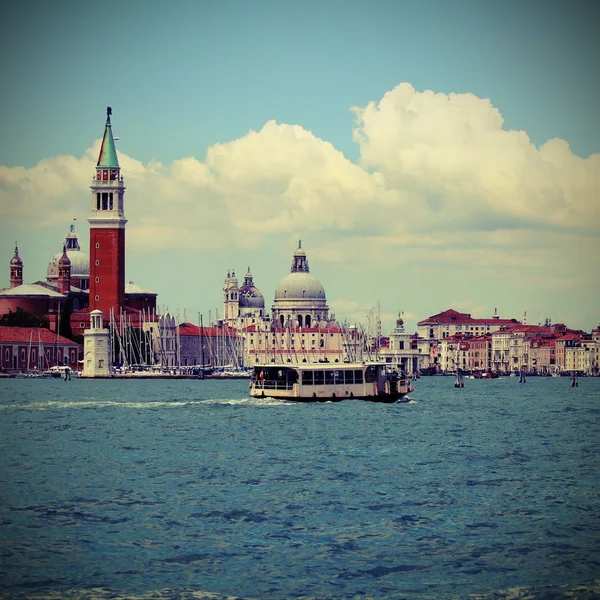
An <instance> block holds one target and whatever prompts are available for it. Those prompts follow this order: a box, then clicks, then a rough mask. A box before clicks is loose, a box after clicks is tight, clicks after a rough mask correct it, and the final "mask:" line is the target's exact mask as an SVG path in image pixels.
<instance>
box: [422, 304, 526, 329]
mask: <svg viewBox="0 0 600 600" xmlns="http://www.w3.org/2000/svg"><path fill="white" fill-rule="evenodd" d="M518 322H519V321H517V320H516V319H495V318H487V319H479V318H475V319H474V318H473V317H471V315H470V314H469V313H461V312H458V311H456V310H454V309H452V308H450V309H448V310H445V311H444V312H441V313H438V314H437V315H433V316H431V317H428V318H427V319H423V321H419V322H418V323H417V325H445V324H449V325H450V324H460V325H465V324H468V325H499V324H500V325H508V324H511V323H518Z"/></svg>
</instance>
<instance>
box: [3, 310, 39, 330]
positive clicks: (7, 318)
mask: <svg viewBox="0 0 600 600" xmlns="http://www.w3.org/2000/svg"><path fill="white" fill-rule="evenodd" d="M0 325H7V326H9V327H43V328H45V329H48V328H49V327H50V321H49V319H48V317H44V316H40V315H36V314H34V313H30V312H27V311H25V310H23V309H22V308H21V307H20V306H19V307H17V310H16V311H15V312H13V311H12V310H10V309H9V311H8V312H7V313H6V314H5V315H2V317H0Z"/></svg>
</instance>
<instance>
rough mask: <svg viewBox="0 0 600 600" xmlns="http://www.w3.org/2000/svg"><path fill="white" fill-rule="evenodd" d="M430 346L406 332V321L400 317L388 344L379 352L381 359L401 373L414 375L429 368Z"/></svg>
mask: <svg viewBox="0 0 600 600" xmlns="http://www.w3.org/2000/svg"><path fill="white" fill-rule="evenodd" d="M420 341H421V342H424V343H419V342H420ZM429 345H430V342H429V341H424V340H419V339H418V338H417V335H416V334H410V333H408V332H406V331H405V329H404V319H403V318H402V316H401V315H398V318H397V319H396V327H395V328H394V330H393V331H392V333H390V335H389V339H388V343H387V344H386V345H384V346H383V347H382V348H381V349H380V350H379V357H380V358H381V360H384V361H385V362H386V363H388V364H390V366H391V367H392V368H395V369H397V370H398V371H399V372H401V373H405V374H406V375H414V374H416V373H418V372H419V371H422V370H425V369H427V368H428V367H429Z"/></svg>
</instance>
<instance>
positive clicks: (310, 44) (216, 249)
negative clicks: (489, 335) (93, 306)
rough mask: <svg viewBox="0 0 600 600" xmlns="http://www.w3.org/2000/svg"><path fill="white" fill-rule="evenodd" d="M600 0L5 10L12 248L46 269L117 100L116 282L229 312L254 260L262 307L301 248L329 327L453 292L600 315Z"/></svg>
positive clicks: (32, 270)
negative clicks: (230, 278)
mask: <svg viewBox="0 0 600 600" xmlns="http://www.w3.org/2000/svg"><path fill="white" fill-rule="evenodd" d="M599 17H600V6H599V5H598V4H597V3H594V2H583V1H580V0H574V1H572V2H569V3H566V2H555V1H553V0H551V1H546V2H541V1H537V0H532V1H530V2H515V1H512V0H509V1H505V2H491V1H483V2H481V1H467V0H456V1H454V2H444V1H442V0H439V1H428V0H425V1H414V2H412V1H402V0H396V1H386V0H374V1H373V2H368V3H367V2H362V1H361V2H357V1H355V0H344V1H341V0H330V1H328V2H322V1H321V2H315V1H312V0H306V1H303V2H292V1H286V0H281V1H278V2H274V1H273V2H270V1H269V2H267V1H259V0H257V1H251V0H250V1H245V2H242V1H241V0H240V1H237V2H234V1H229V0H224V1H214V2H213V1H208V0H207V1H200V0H198V1H194V2H180V1H177V0H175V1H174V2H171V3H164V2H160V3H159V2H153V1H146V2H142V1H137V0H131V1H129V2H126V3H118V2H112V1H110V0H109V1H106V2H102V3H101V4H98V3H91V2H79V1H78V2H75V1H61V0H57V1H55V2H51V3H50V2H41V1H36V0H31V1H28V2H23V3H13V5H11V7H10V8H8V9H5V12H4V14H3V19H2V21H1V23H0V29H1V35H0V53H1V55H2V57H3V59H2V61H0V75H1V78H2V81H3V86H2V87H3V92H2V95H1V96H0V125H1V127H2V142H1V143H0V210H1V216H2V218H1V219H0V257H4V260H5V271H4V273H5V275H4V277H0V287H3V286H8V282H9V261H10V259H11V257H12V255H13V251H14V244H15V241H18V244H19V252H20V255H21V258H22V259H23V262H24V279H25V281H26V282H33V281H36V280H40V279H44V278H45V275H46V269H47V265H48V262H49V261H50V259H51V258H52V256H53V255H54V254H56V253H57V252H59V251H61V249H62V242H63V239H64V236H65V234H66V233H67V231H68V228H69V225H70V224H71V223H72V222H73V220H74V219H75V221H74V222H75V227H76V231H77V233H78V234H79V236H80V243H81V245H82V250H85V251H88V248H89V227H88V223H87V218H88V216H89V214H90V210H91V201H92V198H91V193H90V190H89V185H90V183H91V179H92V176H93V174H94V166H95V164H96V161H97V157H98V151H99V144H100V138H101V137H102V135H103V132H104V122H105V119H106V107H107V106H111V107H112V111H113V114H112V125H113V133H114V135H115V136H118V137H119V140H118V141H117V142H116V144H117V151H118V153H119V160H120V164H121V167H122V173H123V175H124V177H125V183H126V186H127V191H126V195H125V215H126V217H127V219H128V224H127V232H126V239H127V255H126V279H127V280H128V281H134V282H135V284H136V285H139V286H141V287H143V288H146V289H150V290H152V291H154V292H156V293H157V294H158V303H159V305H160V307H161V308H162V310H165V311H166V310H168V311H170V312H171V313H173V314H178V315H179V316H180V318H183V317H184V315H185V316H186V318H187V320H189V321H193V322H196V323H197V322H198V315H199V314H200V313H202V314H203V317H204V322H205V323H206V319H207V318H208V316H209V311H210V315H212V316H213V317H214V316H215V315H216V314H217V313H218V314H219V315H221V316H222V314H223V291H222V288H223V281H224V279H225V277H226V275H227V272H228V271H230V270H234V271H235V272H236V274H237V276H238V278H239V279H240V282H241V281H242V280H243V277H244V274H245V273H246V270H247V268H248V267H249V266H250V268H251V271H252V274H253V276H254V281H255V284H256V286H257V287H258V288H259V289H260V290H261V291H262V293H263V294H264V296H265V304H266V307H267V309H270V307H271V305H272V301H273V295H274V291H275V288H276V287H277V284H278V282H279V281H280V280H281V279H282V278H283V277H285V276H286V275H287V274H288V273H289V270H290V265H291V260H292V255H293V253H294V250H295V249H296V247H297V244H298V240H300V239H301V240H302V247H303V249H304V250H305V251H306V253H307V256H308V260H309V265H310V269H311V272H312V273H313V274H314V275H315V276H316V277H317V278H318V279H319V280H320V281H321V283H322V284H323V286H324V288H325V291H326V294H327V300H328V303H329V306H330V312H332V313H334V314H335V316H336V318H337V319H338V320H339V321H348V322H349V323H355V322H362V323H365V322H366V320H367V316H368V315H369V314H374V313H379V314H381V319H382V323H383V331H384V333H385V332H386V331H388V332H389V331H390V330H391V328H392V327H393V324H394V322H395V319H396V318H397V316H398V314H399V313H400V312H402V313H404V320H405V323H406V325H407V329H408V330H409V331H414V330H416V323H417V322H418V321H419V320H421V319H424V318H426V317H428V316H430V315H434V314H436V313H438V312H441V311H443V310H446V309H448V308H454V309H456V310H460V311H462V312H468V313H471V314H472V315H473V316H474V317H489V316H491V315H492V314H493V313H494V311H495V309H497V310H498V314H499V315H500V316H501V317H502V318H517V319H519V320H521V319H523V317H524V315H525V314H526V318H527V323H529V324H535V323H538V322H543V321H544V320H545V319H546V318H550V319H551V320H552V322H553V323H558V322H562V323H566V324H567V325H569V326H570V327H574V328H581V329H585V330H587V331H589V330H591V329H592V328H593V327H595V326H596V325H598V323H599V321H600V301H599V298H600V114H599V113H600V108H599V107H600V98H599V97H600V77H599V76H598V75H599V68H598V62H597V57H598V56H600V41H599V40H600V18H599Z"/></svg>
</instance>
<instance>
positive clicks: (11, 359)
mask: <svg viewBox="0 0 600 600" xmlns="http://www.w3.org/2000/svg"><path fill="white" fill-rule="evenodd" d="M80 351H81V347H80V345H79V344H77V343H75V342H73V341H71V340H69V339H67V338H65V337H63V336H61V335H57V334H56V333H52V332H51V331H49V330H48V329H45V328H38V327H8V326H0V370H1V371H2V372H3V373H18V372H22V373H27V372H35V371H38V372H42V371H46V370H48V369H50V368H51V367H56V366H65V365H66V366H68V367H70V368H71V369H76V368H77V361H78V359H79V356H80Z"/></svg>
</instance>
